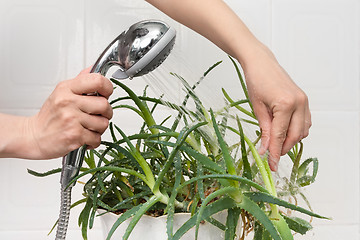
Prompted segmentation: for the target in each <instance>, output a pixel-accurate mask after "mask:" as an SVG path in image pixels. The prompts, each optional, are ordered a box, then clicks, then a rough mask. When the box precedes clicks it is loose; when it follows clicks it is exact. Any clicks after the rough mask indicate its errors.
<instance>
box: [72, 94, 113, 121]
mask: <svg viewBox="0 0 360 240" xmlns="http://www.w3.org/2000/svg"><path fill="white" fill-rule="evenodd" d="M77 98H78V99H79V100H78V101H77V102H78V105H79V109H80V110H81V111H83V112H84V113H87V114H90V115H101V116H102V117H105V118H107V119H109V120H110V119H111V118H112V116H113V110H112V107H111V106H110V104H109V102H108V100H107V99H106V98H104V97H101V96H84V95H81V96H77Z"/></svg>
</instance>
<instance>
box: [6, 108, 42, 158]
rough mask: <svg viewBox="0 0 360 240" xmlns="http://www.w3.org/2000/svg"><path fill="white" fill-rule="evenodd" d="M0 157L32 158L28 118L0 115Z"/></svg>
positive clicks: (32, 148) (32, 149)
mask: <svg viewBox="0 0 360 240" xmlns="http://www.w3.org/2000/svg"><path fill="white" fill-rule="evenodd" d="M0 122H1V124H2V126H0V133H1V139H0V157H2V158H4V157H8V158H26V159H29V158H30V159H31V158H34V157H35V155H34V153H33V152H34V150H35V148H34V146H33V144H32V142H33V141H32V140H31V139H32V131H31V128H30V125H31V124H30V122H31V120H30V117H24V116H13V115H6V114H0Z"/></svg>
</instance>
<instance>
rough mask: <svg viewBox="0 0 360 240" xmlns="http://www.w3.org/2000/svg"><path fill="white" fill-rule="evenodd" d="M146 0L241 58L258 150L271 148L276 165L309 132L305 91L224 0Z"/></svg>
mask: <svg viewBox="0 0 360 240" xmlns="http://www.w3.org/2000/svg"><path fill="white" fill-rule="evenodd" d="M147 1H148V2H149V3H151V4H152V5H154V6H155V7H157V8H158V9H160V10H161V11H163V12H164V13H166V14H167V15H169V16H170V17H171V18H173V19H175V20H176V21H178V22H180V23H182V24H184V25H186V26H188V27H189V28H191V29H193V30H194V31H196V32H198V33H199V34H201V35H203V36H204V37H206V38H207V39H209V40H210V41H212V42H213V43H214V44H216V45H217V46H218V47H219V48H221V49H222V50H224V51H225V52H226V53H228V54H229V55H231V56H233V57H235V58H236V59H237V60H238V61H239V62H240V64H241V66H242V68H243V70H244V73H245V78H246V83H247V87H248V90H249V97H250V100H251V101H252V103H253V106H254V111H255V114H256V116H257V118H258V119H259V123H260V128H261V129H262V139H261V147H260V150H259V151H260V153H261V154H263V153H265V151H266V150H269V152H270V156H269V164H270V167H271V169H272V170H277V166H278V162H279V159H280V156H281V155H284V154H286V153H287V152H288V151H289V150H290V149H291V148H292V147H293V146H294V145H295V144H296V143H297V142H298V141H299V140H301V139H302V138H304V137H306V136H307V135H308V134H309V128H310V126H311V114H310V111H309V104H308V99H307V96H306V95H305V93H304V92H303V91H302V90H301V89H300V88H299V87H297V86H296V84H295V83H294V82H293V81H292V80H291V78H290V77H289V75H288V74H287V73H286V72H285V71H284V69H283V68H282V67H281V66H280V65H279V64H278V62H277V60H276V58H275V57H274V55H273V54H272V52H271V51H270V50H269V49H268V48H267V47H266V46H265V45H263V44H262V43H261V42H260V41H258V40H257V39H256V38H255V37H254V35H253V34H252V33H251V32H250V31H249V29H248V28H247V27H246V25H245V24H244V23H243V22H242V21H241V19H240V18H239V17H238V16H237V15H236V14H235V13H234V12H233V11H232V10H231V9H230V8H229V7H228V6H227V5H226V4H225V3H224V2H223V1H222V0H147Z"/></svg>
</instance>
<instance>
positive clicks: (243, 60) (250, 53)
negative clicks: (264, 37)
mask: <svg viewBox="0 0 360 240" xmlns="http://www.w3.org/2000/svg"><path fill="white" fill-rule="evenodd" d="M244 46H245V47H244V48H239V51H237V52H236V53H235V58H236V59H237V60H238V62H239V63H240V65H241V67H242V68H243V70H244V71H245V72H247V71H248V70H250V69H251V68H252V67H259V66H262V65H263V64H264V63H265V62H268V61H271V62H276V63H277V60H276V58H275V56H274V54H273V53H272V52H271V50H270V49H269V48H268V47H267V46H265V45H264V44H263V43H261V42H260V41H258V40H257V39H256V40H252V41H249V42H248V43H246V44H244Z"/></svg>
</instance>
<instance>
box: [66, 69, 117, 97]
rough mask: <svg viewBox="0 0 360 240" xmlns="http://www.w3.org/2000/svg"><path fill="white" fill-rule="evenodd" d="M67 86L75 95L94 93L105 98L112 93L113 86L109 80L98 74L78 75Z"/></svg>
mask: <svg viewBox="0 0 360 240" xmlns="http://www.w3.org/2000/svg"><path fill="white" fill-rule="evenodd" d="M84 71H85V70H84ZM69 84H70V89H71V90H72V92H73V93H74V94H77V95H83V94H91V93H95V92H96V93H98V94H99V95H101V96H103V97H105V98H109V96H110V95H111V94H112V93H113V85H112V84H111V82H110V80H108V79H107V78H105V77H104V76H102V75H100V74H98V73H90V74H85V73H82V74H79V75H78V76H77V77H76V78H75V79H72V80H70V82H69Z"/></svg>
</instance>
